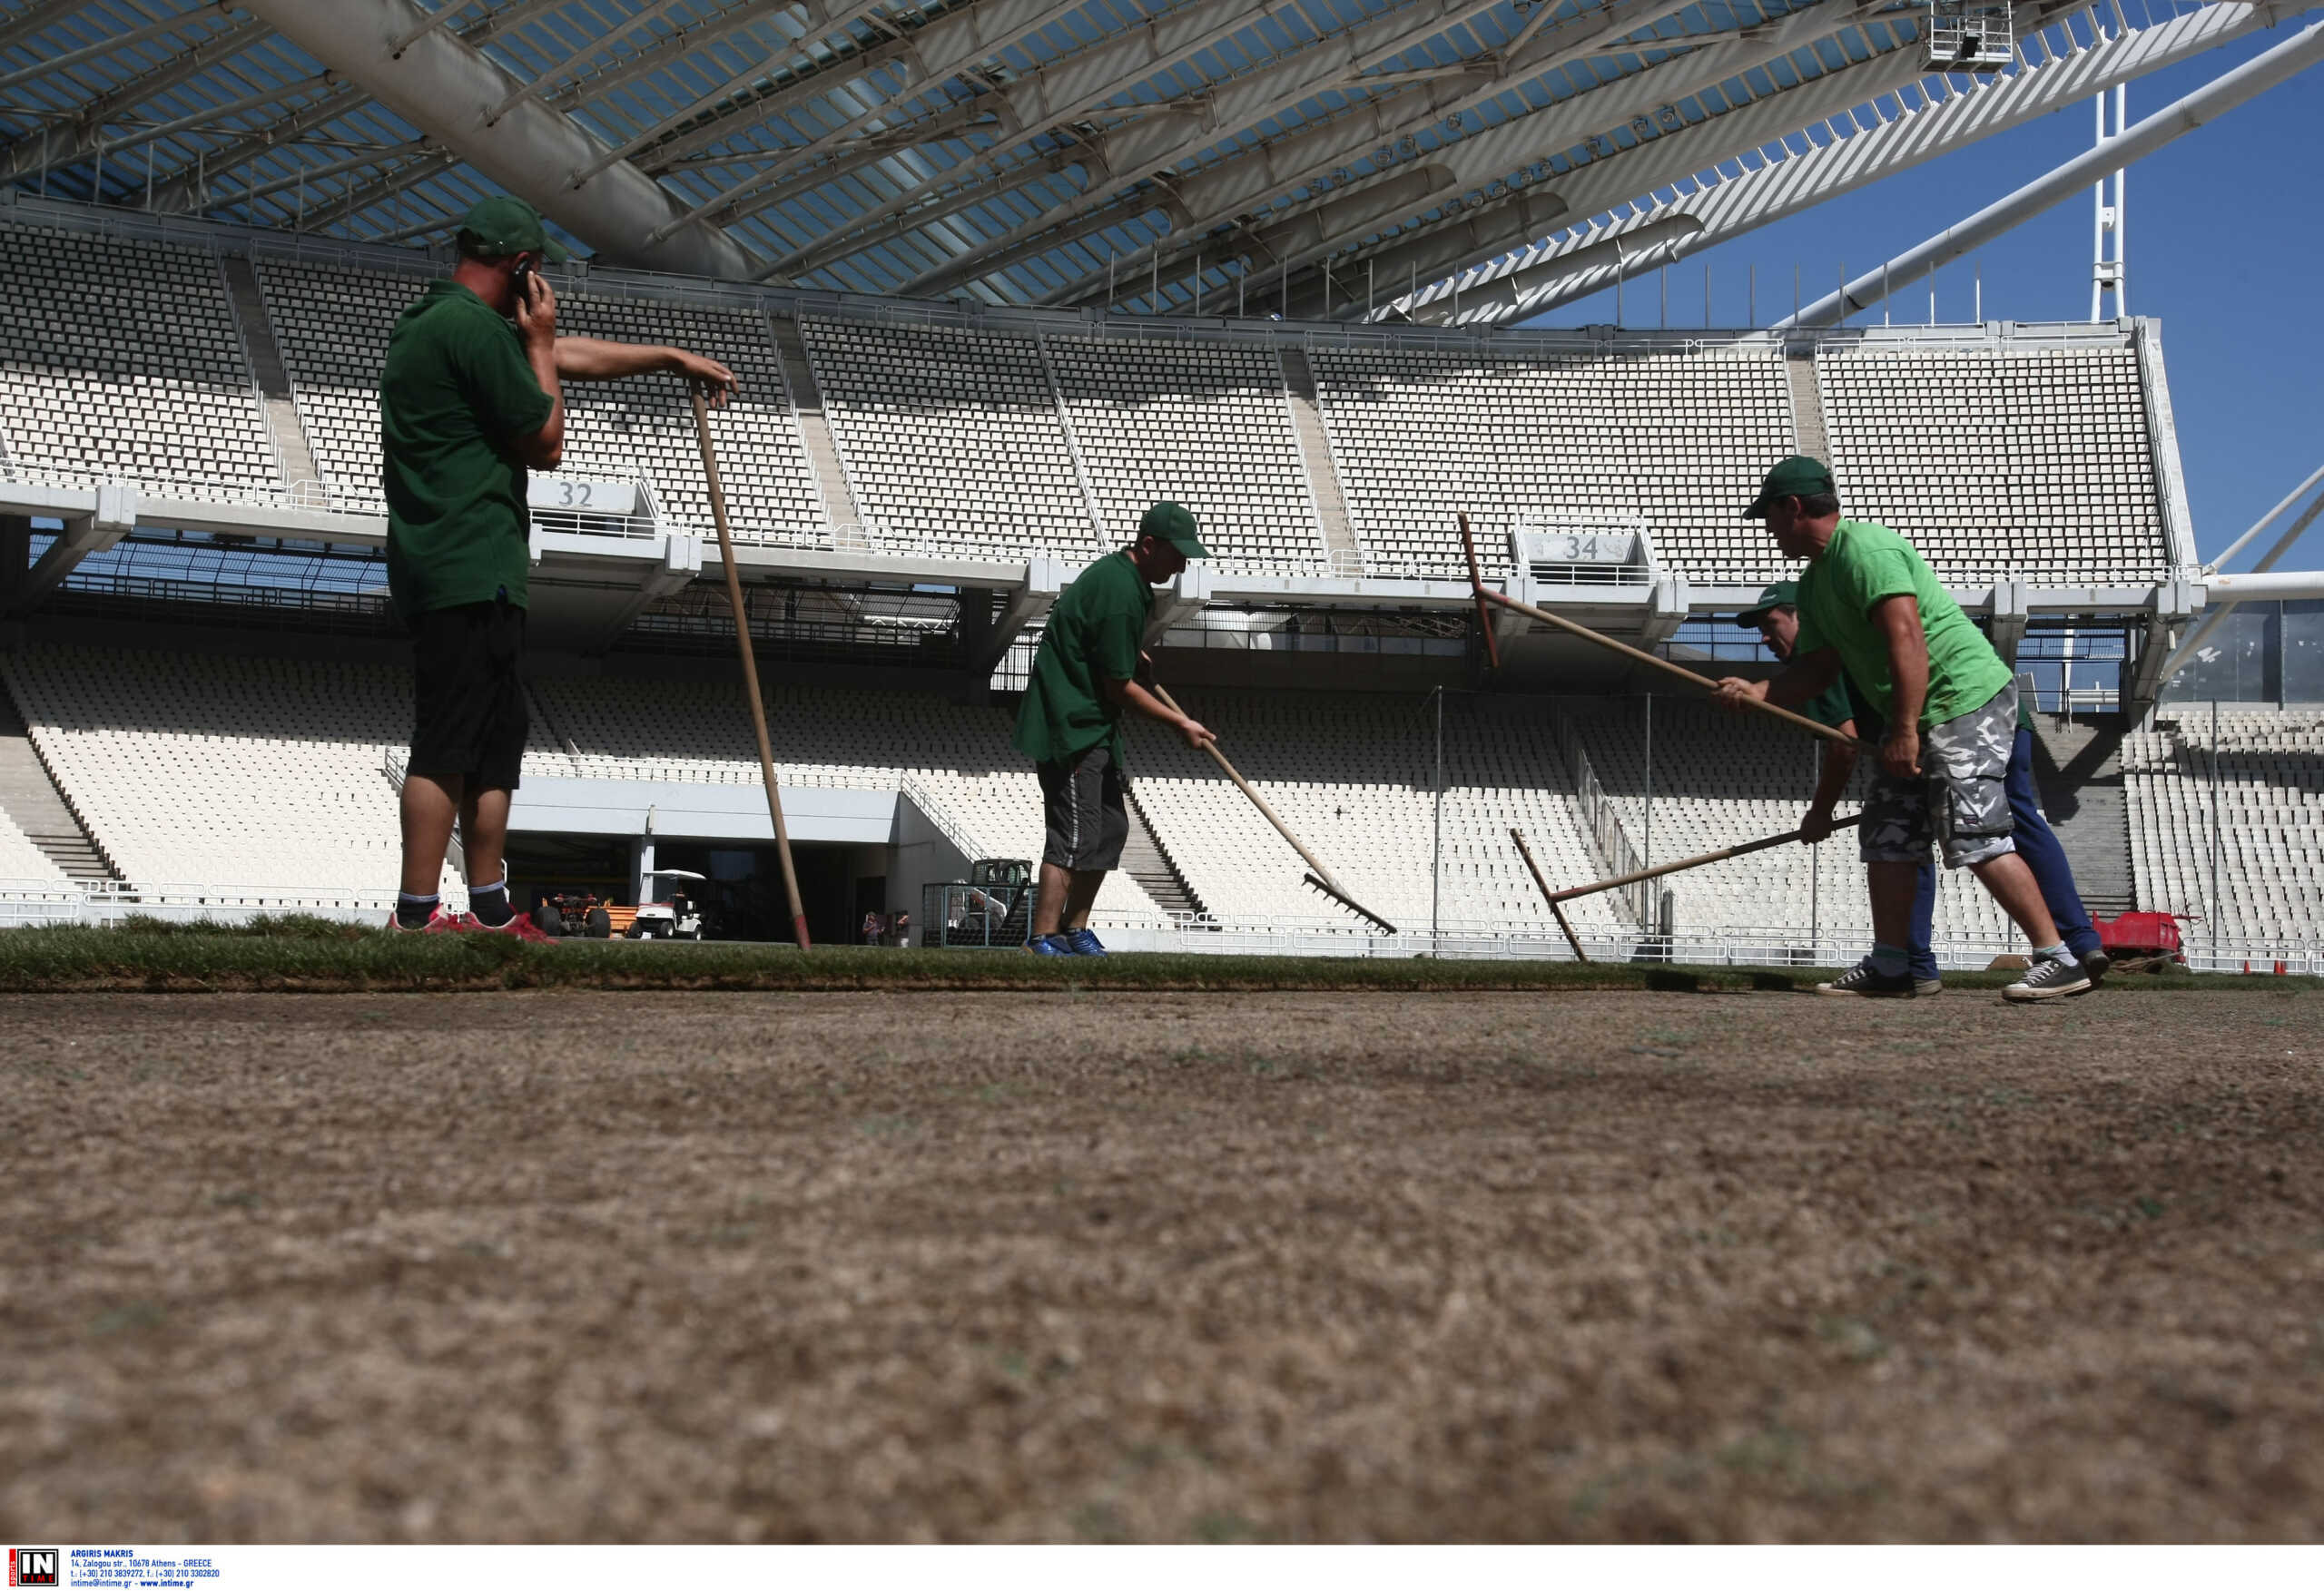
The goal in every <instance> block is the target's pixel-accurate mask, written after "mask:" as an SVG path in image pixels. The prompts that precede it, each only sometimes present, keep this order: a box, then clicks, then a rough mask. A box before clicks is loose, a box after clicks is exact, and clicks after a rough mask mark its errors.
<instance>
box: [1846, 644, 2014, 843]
mask: <svg viewBox="0 0 2324 1591" xmlns="http://www.w3.org/2000/svg"><path fill="white" fill-rule="evenodd" d="M2016 742H2017V685H2016V683H2015V682H2014V681H2013V682H2012V683H2009V684H2008V685H2006V686H2004V688H2003V690H2002V692H2001V693H2000V694H1999V695H1997V696H1995V697H1994V699H1993V700H1992V701H1990V702H1986V703H1985V704H1984V706H1983V707H1979V708H1976V709H1974V710H1973V711H1971V712H1965V713H1963V714H1961V715H1960V716H1959V717H1958V718H1948V719H1946V720H1945V722H1943V723H1939V724H1932V725H1931V726H1930V727H1929V728H1928V729H1927V730H1926V731H1925V732H1923V733H1922V735H1921V774H1922V777H1920V778H1919V779H1893V778H1891V777H1889V776H1888V775H1887V774H1886V773H1884V772H1880V771H1875V772H1874V774H1873V778H1872V791H1871V793H1870V794H1869V795H1868V796H1866V798H1865V802H1864V826H1863V827H1862V828H1861V829H1859V830H1857V831H1856V849H1857V850H1858V851H1859V853H1860V854H1861V855H1862V856H1863V858H1864V859H1865V860H1866V861H1868V862H1925V861H1926V860H1927V859H1928V848H1929V842H1930V841H1931V840H1938V841H1941V842H1942V843H1943V846H1944V851H1945V866H1946V867H1948V868H1966V867H1974V866H1975V865H1976V864H1977V863H1979V862H1987V861H1991V860H1993V859H1994V858H1995V857H1997V856H2003V855H2005V854H2007V853H2008V852H2010V851H2013V850H2016V849H2017V846H2016V843H2015V842H2014V840H2011V839H2010V837H2009V836H2010V831H2011V830H2013V829H2014V828H2015V827H2016V824H2015V823H2014V820H2012V819H2011V817H2010V815H2009V791H2008V790H2007V788H2006V787H2005V786H2004V783H2003V780H2004V776H2006V775H2007V773H2008V772H2009V755H2010V751H2011V750H2012V749H2013V748H2014V746H2015V745H2016Z"/></svg>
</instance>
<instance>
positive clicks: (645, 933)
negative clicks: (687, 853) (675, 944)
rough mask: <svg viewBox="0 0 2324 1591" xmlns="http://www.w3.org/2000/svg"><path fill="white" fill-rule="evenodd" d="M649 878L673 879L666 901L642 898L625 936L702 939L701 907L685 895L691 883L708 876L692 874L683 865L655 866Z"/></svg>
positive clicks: (703, 879) (704, 879)
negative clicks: (675, 866)
mask: <svg viewBox="0 0 2324 1591" xmlns="http://www.w3.org/2000/svg"><path fill="white" fill-rule="evenodd" d="M646 877H647V878H649V879H675V880H676V883H675V885H674V886H673V887H672V888H671V890H670V896H669V899H666V900H646V901H640V902H639V903H638V907H637V917H636V918H635V920H634V921H633V922H631V924H630V925H629V931H628V933H627V935H626V936H625V937H626V938H632V939H699V938H702V907H701V905H700V904H699V903H698V902H696V901H694V900H691V899H688V898H687V896H686V886H687V885H688V884H700V883H704V882H705V881H706V879H707V877H708V876H707V875H706V874H703V873H689V872H687V871H686V870H685V869H684V868H655V869H654V870H653V871H652V872H650V873H648V874H647V875H646Z"/></svg>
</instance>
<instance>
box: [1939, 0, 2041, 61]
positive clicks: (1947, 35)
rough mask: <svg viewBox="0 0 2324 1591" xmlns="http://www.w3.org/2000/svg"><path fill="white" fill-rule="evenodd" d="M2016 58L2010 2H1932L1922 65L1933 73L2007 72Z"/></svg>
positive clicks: (2014, 33) (1970, 0) (1972, 0)
mask: <svg viewBox="0 0 2324 1591" xmlns="http://www.w3.org/2000/svg"><path fill="white" fill-rule="evenodd" d="M2016 54H2017V34H2016V30H2015V28H2014V25H2013V21H2012V18H2011V16H2010V8H2009V5H2008V4H2007V0H2003V4H2001V5H1990V4H1986V5H1981V4H1977V3H1976V0H1929V7H1928V20H1927V23H1926V25H1925V31H1924V32H1923V34H1922V35H1921V64H1922V65H1924V66H1925V67H1926V68H1927V69H1928V70H1929V71H1931V72H2005V71H2007V70H2008V69H2009V64H2010V62H2011V61H2012V60H2013V59H2014V58H2015V56H2016Z"/></svg>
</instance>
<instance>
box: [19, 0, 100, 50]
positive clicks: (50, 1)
mask: <svg viewBox="0 0 2324 1591" xmlns="http://www.w3.org/2000/svg"><path fill="white" fill-rule="evenodd" d="M81 8H82V0H33V3H32V4H31V5H27V6H25V8H24V9H23V10H22V11H19V12H16V13H15V15H10V16H6V17H0V49H5V48H7V47H8V46H9V45H10V44H15V42H16V41H17V40H19V39H25V38H29V37H31V36H32V35H33V34H36V33H38V32H40V30H41V29H43V28H44V27H54V26H55V25H57V24H58V23H60V22H63V21H64V19H65V18H66V17H68V16H70V15H73V14H74V12H76V11H79V10H80V9H81Z"/></svg>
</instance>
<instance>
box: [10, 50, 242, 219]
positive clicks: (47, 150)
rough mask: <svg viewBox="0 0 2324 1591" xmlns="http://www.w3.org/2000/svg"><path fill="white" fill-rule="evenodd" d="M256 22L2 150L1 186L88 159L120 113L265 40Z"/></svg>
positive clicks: (140, 77)
mask: <svg viewBox="0 0 2324 1591" xmlns="http://www.w3.org/2000/svg"><path fill="white" fill-rule="evenodd" d="M265 33H266V29H265V27H264V26H263V25H261V24H259V23H256V22H240V23H236V24H235V25H233V26H231V27H230V28H227V29H226V30H224V31H223V32H222V33H216V34H211V35H210V36H209V37H208V38H206V39H203V40H202V42H201V43H200V44H196V45H194V46H193V47H192V49H190V50H188V51H187V52H186V53H185V54H182V55H180V56H178V57H177V58H175V59H174V60H172V61H168V62H165V63H163V64H161V65H159V66H156V67H154V68H153V69H152V70H151V71H148V72H143V73H140V74H138V75H137V76H135V77H133V78H131V79H130V80H129V81H128V82H126V83H123V84H121V86H119V87H118V88H114V89H110V90H108V91H106V92H105V93H101V94H99V95H98V96H97V97H96V98H95V99H93V100H91V101H90V102H89V103H87V104H85V105H83V106H81V107H80V108H78V109H77V110H75V111H74V112H73V113H72V114H71V115H70V116H69V117H67V118H66V119H65V121H64V123H63V124H62V126H61V127H60V126H58V125H54V124H49V125H44V127H43V128H42V130H41V132H39V133H25V134H24V135H23V136H22V137H20V138H17V139H15V140H13V141H12V142H9V143H8V144H7V145H6V146H5V149H0V182H11V181H16V180H20V179H23V178H26V177H36V176H38V175H39V174H40V173H41V172H44V171H54V170H55V169H56V168H57V167H59V166H68V165H74V164H77V163H78V162H81V161H84V160H86V159H87V158H88V157H89V155H90V154H91V153H92V152H94V150H95V149H96V147H97V145H98V144H99V143H100V142H102V139H103V133H104V129H105V126H106V124H107V123H111V122H114V121H117V120H119V119H120V118H121V116H122V114H123V113H124V112H126V111H130V110H133V109H135V108H136V107H137V106H139V105H142V104H143V103H145V102H146V101H148V100H150V99H152V98H153V97H154V96H155V95H156V94H162V93H168V92H169V91H170V90H171V89H173V88H175V87H177V86H178V85H179V84H180V83H184V82H185V81H186V80H187V79H189V78H192V77H195V76H199V75H200V74H201V73H202V70H203V69H204V68H206V67H208V66H209V65H211V64H212V63H213V62H217V61H222V60H224V59H225V58H226V57H227V56H229V55H234V54H241V52H242V51H244V50H246V49H248V48H250V47H251V45H252V44H256V43H258V42H259V40H260V39H261V37H262V36H264V34H265Z"/></svg>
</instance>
